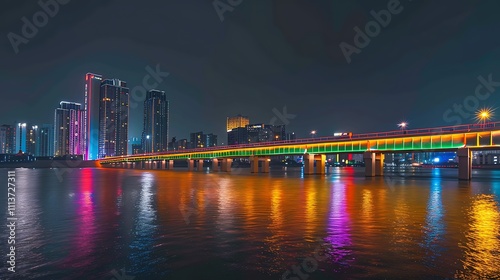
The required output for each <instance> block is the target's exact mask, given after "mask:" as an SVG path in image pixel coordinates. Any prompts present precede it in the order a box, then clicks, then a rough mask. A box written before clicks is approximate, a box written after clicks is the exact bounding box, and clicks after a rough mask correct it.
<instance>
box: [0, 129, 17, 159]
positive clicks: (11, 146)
mask: <svg viewBox="0 0 500 280" xmlns="http://www.w3.org/2000/svg"><path fill="white" fill-rule="evenodd" d="M15 139H16V127H15V126H13V125H7V124H4V125H2V126H0V154H13V153H17V151H16V150H15Z"/></svg>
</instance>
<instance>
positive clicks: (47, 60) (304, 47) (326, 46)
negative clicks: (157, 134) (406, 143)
mask: <svg viewBox="0 0 500 280" xmlns="http://www.w3.org/2000/svg"><path fill="white" fill-rule="evenodd" d="M452 3H454V2H450V5H442V6H441V5H439V6H436V7H434V6H431V5H426V4H424V3H420V2H415V1H413V2H411V3H410V2H404V3H402V5H403V7H404V9H403V10H402V11H401V13H399V14H398V15H394V16H393V17H392V20H391V22H390V24H389V25H388V26H387V27H384V28H382V29H381V31H380V33H379V34H378V36H376V37H373V38H370V43H369V45H367V46H366V47H364V48H360V50H361V51H360V53H355V54H353V55H352V56H351V60H352V61H351V63H348V62H347V61H346V59H345V56H344V55H343V53H342V50H341V49H340V48H339V45H340V43H342V42H346V43H347V44H349V45H353V42H354V37H355V36H356V32H355V31H354V28H355V27H359V28H360V29H364V27H365V26H366V24H367V23H369V22H370V21H371V20H372V19H373V16H372V14H371V13H370V12H371V11H372V10H373V11H375V12H378V11H380V10H382V9H385V8H386V6H387V2H386V1H378V2H369V3H364V2H357V1H351V2H349V3H340V4H339V3H335V4H333V3H330V2H327V1H317V2H314V3H308V4H305V3H300V2H297V3H295V2H294V3H288V4H287V5H283V4H276V5H272V4H271V3H252V2H245V4H242V5H240V6H238V8H237V9H235V11H234V12H231V13H229V12H228V13H225V14H224V18H225V19H224V21H223V22H221V21H220V18H219V16H218V15H217V13H216V12H215V11H214V9H213V6H212V5H211V3H206V4H205V5H199V6H194V7H193V6H190V5H188V4H187V3H181V4H178V5H175V9H174V7H173V4H172V3H155V5H153V6H148V5H144V6H141V7H140V8H139V9H138V10H137V7H136V6H135V5H133V3H132V2H128V1H123V2H122V4H121V5H120V8H121V9H122V10H123V11H124V13H125V14H126V13H132V12H140V13H146V14H148V15H150V16H151V17H152V18H155V24H147V23H142V22H138V21H136V20H130V21H127V22H122V20H120V18H119V15H118V14H116V13H114V12H113V8H112V6H109V5H107V4H104V3H102V2H98V1H87V2H86V3H77V2H71V3H69V4H67V5H64V6H61V9H60V12H59V13H58V15H57V16H56V17H54V18H52V19H51V21H50V23H49V24H48V25H47V26H46V27H44V28H43V29H40V31H39V33H38V34H37V36H36V37H34V38H33V39H30V40H29V43H27V44H21V45H20V46H19V52H18V53H17V54H16V53H15V52H14V51H13V49H12V46H11V45H10V43H9V41H8V40H7V38H5V40H4V44H2V45H1V46H0V57H2V62H3V65H5V67H6V69H9V71H7V72H6V73H5V75H4V76H2V77H0V84H2V85H3V87H4V89H5V91H6V92H8V93H10V94H12V95H13V96H17V97H20V98H19V100H17V99H16V100H13V101H12V102H11V103H10V104H9V105H7V104H1V105H0V112H1V113H0V120H2V121H3V122H5V123H16V122H19V121H25V122H28V123H30V122H34V121H37V120H38V119H40V122H45V123H46V122H49V121H50V119H51V117H50V115H49V114H47V113H43V112H41V111H40V110H42V108H52V107H54V104H57V103H58V102H59V101H61V100H70V101H73V102H78V103H82V104H84V100H83V97H82V94H81V91H82V83H83V81H82V77H83V75H85V73H87V72H92V73H99V74H101V75H103V76H105V77H117V78H120V79H123V80H126V81H127V82H128V84H129V86H130V88H131V89H133V87H136V86H142V85H143V79H144V77H146V76H147V75H151V72H152V73H155V72H157V69H158V71H159V72H160V73H169V74H170V75H169V76H168V77H165V76H166V74H161V76H160V79H158V80H157V79H154V77H153V79H149V80H148V81H147V82H148V83H149V84H155V83H156V84H157V86H156V88H158V89H159V90H163V91H165V92H166V93H167V94H168V95H169V100H170V102H171V104H175V105H176V106H173V107H172V109H171V112H170V117H171V120H172V121H173V120H176V121H175V123H172V125H171V127H170V133H171V134H172V135H177V136H179V135H188V134H189V133H190V132H192V131H197V130H201V129H203V130H206V131H212V132H213V133H215V134H217V135H223V132H224V127H223V126H221V124H220V123H221V122H223V120H224V118H225V117H226V116H228V115H235V114H238V113H241V114H245V115H249V116H255V117H253V122H259V123H260V122H262V123H269V122H270V120H272V119H273V118H276V117H277V114H276V112H279V113H280V114H282V115H283V112H284V111H283V108H284V107H285V106H286V108H287V109H286V110H287V112H288V114H293V115H296V118H294V119H289V121H290V123H289V124H287V127H289V128H290V129H291V130H293V131H296V133H298V137H307V132H308V131H311V130H317V131H318V133H319V134H322V135H329V134H331V133H334V132H336V131H353V132H369V131H373V129H372V128H373V127H377V129H376V130H390V129H392V128H393V127H394V124H396V123H399V122H400V121H402V120H408V121H409V122H410V123H411V126H412V127H431V126H433V125H434V123H435V124H436V125H439V126H441V125H453V124H455V123H456V122H458V121H461V122H462V123H466V122H473V120H472V116H471V114H470V111H469V110H468V109H467V108H469V107H470V106H475V105H476V103H475V102H474V101H475V100H471V99H470V98H469V99H467V98H468V97H469V96H475V90H476V87H477V86H479V85H483V88H482V89H481V91H480V94H481V95H482V96H485V95H486V94H487V93H490V96H489V97H488V98H487V99H484V100H483V99H479V104H478V106H480V107H482V106H498V98H496V97H495V96H498V94H497V93H498V91H497V90H496V88H495V87H493V89H492V91H490V89H491V88H488V87H487V86H486V85H484V84H485V83H486V84H487V83H488V81H495V82H496V81H498V80H500V70H499V69H498V67H497V66H496V63H495V61H498V59H500V52H499V51H498V50H497V49H496V48H495V40H496V39H495V38H494V36H490V35H488V34H494V32H495V30H497V29H498V27H499V23H497V22H496V21H495V18H496V15H495V13H494V11H495V10H496V8H495V7H496V5H497V4H495V3H468V2H465V3H464V4H463V5H454V4H453V5H452ZM9 5H10V6H12V7H11V9H9V13H8V14H5V15H4V16H5V18H6V19H10V20H8V22H9V24H6V25H3V26H2V27H0V30H2V31H4V33H5V34H8V33H9V32H14V33H17V34H19V33H20V29H21V27H22V22H21V21H20V20H19V19H20V18H22V17H23V16H29V15H32V14H33V13H35V12H36V11H38V10H40V7H39V6H38V5H37V3H35V2H34V3H27V4H26V5H16V4H14V3H11V4H7V6H9ZM136 10H137V11H136ZM255 10H267V11H273V13H270V14H274V15H276V18H275V19H274V20H272V18H271V16H270V15H267V14H266V16H265V17H262V18H261V19H260V20H261V21H262V22H261V24H264V23H265V24H272V25H273V28H269V29H262V28H259V27H258V25H253V24H252V23H251V22H252V21H251V20H250V19H251V18H255V15H254V14H253V12H252V11H255ZM299 11H300V12H299ZM330 11H332V12H330ZM94 13H95V16H92V17H89V16H88V14H94ZM181 14H189V15H192V18H190V20H187V19H186V18H185V17H184V16H179V15H181ZM341 14H342V15H343V16H339V15H341ZM412 19H419V20H417V21H413V20H412ZM298 21H300V22H302V24H301V26H302V27H301V28H297V25H296V23H297V22H298ZM66 22H67V23H68V24H65V26H66V27H65V28H63V29H59V27H60V26H62V25H61V24H62V23H66ZM417 22H418V24H417ZM485 23H491V24H485ZM178 26H183V28H184V29H185V30H186V32H182V34H185V36H184V35H181V33H179V32H178V31H176V30H177V27H178ZM430 26H432V28H429V27H430ZM465 26H467V28H465ZM56 30H57V32H56ZM93 30H94V31H95V32H93ZM99 30H108V31H107V32H103V31H99ZM241 30H245V31H241ZM313 31H315V32H313ZM75 34H78V36H76V35H75ZM110 34H113V35H112V36H111V35H110ZM166 34H168V36H165V35H166ZM195 34H198V35H195ZM307 34H311V35H307ZM96 35H97V36H96ZM309 36H310V37H309ZM67 38H71V40H67ZM229 38H231V39H229ZM143 46H148V47H147V50H148V51H144V49H143ZM62 57H68V58H67V59H60V58H62ZM235 58H238V59H235ZM148 67H149V68H148ZM26 69H29V71H26ZM148 69H150V70H148ZM157 78H158V77H157ZM23 80H27V81H30V83H23V82H22V81H23ZM484 81H486V82H484ZM490 85H491V82H490ZM146 89H147V88H146ZM362 100H370V104H366V103H364V102H360V101H362ZM428 100H432V101H433V103H434V106H432V107H431V108H429V106H428V104H427V103H428V102H427V101H428ZM466 100H467V101H469V100H470V101H469V102H470V105H468V106H469V107H467V108H466V107H465V106H464V102H465V101H466ZM140 103H142V102H136V104H137V105H138V106H137V107H135V108H131V110H130V113H131V116H130V119H131V123H130V126H131V127H130V134H131V136H134V137H140V134H141V131H142V112H141V111H142V109H141V108H140V107H142V106H140ZM346 103H350V105H349V106H344V105H339V104H346ZM454 104H458V105H461V106H462V107H463V108H462V110H463V111H464V112H465V113H464V114H463V116H462V114H461V113H457V112H455V109H454ZM467 104H469V103H467ZM34 105H36V106H34ZM14 108H16V109H14ZM28 108H30V109H32V108H35V109H32V110H28ZM306 108H315V109H314V110H313V111H309V110H305V109H306ZM273 109H276V110H273ZM381 109H383V110H381ZM449 110H451V112H450V111H449ZM318 112H321V113H322V114H324V115H327V116H328V121H327V120H323V118H321V116H318ZM447 112H448V113H447ZM18 114H19V115H18ZM370 115H377V118H372V117H369V116H370ZM346 116H350V117H349V118H346ZM191 118H195V119H198V120H199V122H196V123H194V122H192V121H191V120H190V119H191ZM257 118H258V119H257ZM278 120H279V118H278ZM312 124H314V125H312ZM377 125H378V126H377ZM198 126H199V127H198Z"/></svg>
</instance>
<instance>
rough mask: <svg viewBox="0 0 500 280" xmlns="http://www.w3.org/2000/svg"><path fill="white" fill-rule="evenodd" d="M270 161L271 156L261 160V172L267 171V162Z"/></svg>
mask: <svg viewBox="0 0 500 280" xmlns="http://www.w3.org/2000/svg"><path fill="white" fill-rule="evenodd" d="M270 163H271V158H269V157H265V158H264V161H262V173H269V164H270Z"/></svg>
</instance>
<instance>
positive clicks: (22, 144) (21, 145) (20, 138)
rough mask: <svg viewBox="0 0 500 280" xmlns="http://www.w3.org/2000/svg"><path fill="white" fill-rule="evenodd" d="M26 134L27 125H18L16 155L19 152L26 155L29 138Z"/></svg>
mask: <svg viewBox="0 0 500 280" xmlns="http://www.w3.org/2000/svg"><path fill="white" fill-rule="evenodd" d="M26 134H27V124H26V123H18V124H17V127H16V136H15V140H16V142H15V143H16V144H15V149H14V153H18V152H19V151H22V152H23V153H26V136H27V135H26Z"/></svg>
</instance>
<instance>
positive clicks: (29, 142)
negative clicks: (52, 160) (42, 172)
mask: <svg viewBox="0 0 500 280" xmlns="http://www.w3.org/2000/svg"><path fill="white" fill-rule="evenodd" d="M38 133H39V131H38V125H30V126H28V127H27V129H26V154H29V155H34V156H38V154H37V147H36V145H37V143H38V137H39V134H38Z"/></svg>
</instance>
